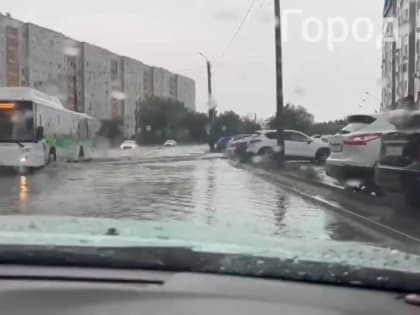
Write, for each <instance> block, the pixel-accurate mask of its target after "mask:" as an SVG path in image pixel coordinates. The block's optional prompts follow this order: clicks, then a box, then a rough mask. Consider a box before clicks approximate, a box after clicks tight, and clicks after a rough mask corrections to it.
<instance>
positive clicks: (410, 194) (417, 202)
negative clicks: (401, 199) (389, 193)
mask: <svg viewBox="0 0 420 315" xmlns="http://www.w3.org/2000/svg"><path fill="white" fill-rule="evenodd" d="M416 188H417V187H416V185H413V186H410V187H408V186H406V187H405V189H404V196H405V200H406V202H407V204H408V205H410V206H412V207H414V208H420V194H419V191H418V190H417V189H416Z"/></svg>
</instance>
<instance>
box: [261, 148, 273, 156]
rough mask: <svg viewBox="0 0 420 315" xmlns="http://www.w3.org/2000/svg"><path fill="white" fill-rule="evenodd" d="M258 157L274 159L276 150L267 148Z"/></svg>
mask: <svg viewBox="0 0 420 315" xmlns="http://www.w3.org/2000/svg"><path fill="white" fill-rule="evenodd" d="M258 155H262V156H268V157H272V156H273V155H274V150H273V148H270V147H265V148H262V149H261V150H260V151H259V152H258Z"/></svg>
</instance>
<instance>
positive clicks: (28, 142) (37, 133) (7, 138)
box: [0, 87, 100, 169]
mask: <svg viewBox="0 0 420 315" xmlns="http://www.w3.org/2000/svg"><path fill="white" fill-rule="evenodd" d="M99 127H100V123H99V121H97V120H96V119H94V118H92V117H89V116H88V115H86V114H82V113H77V112H74V111H71V110H68V109H66V108H64V106H63V105H62V104H61V102H60V100H59V99H58V98H55V97H51V96H48V95H46V94H44V93H42V92H39V91H37V90H34V89H31V88H28V87H11V88H0V166H5V167H19V168H24V169H32V168H41V167H44V166H45V165H47V164H48V163H49V162H50V161H51V160H56V159H58V160H75V159H79V158H88V157H89V156H90V154H91V150H92V148H91V145H92V140H93V138H94V136H95V135H96V133H97V131H98V129H99Z"/></svg>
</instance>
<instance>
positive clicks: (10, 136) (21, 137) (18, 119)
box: [0, 102, 35, 142]
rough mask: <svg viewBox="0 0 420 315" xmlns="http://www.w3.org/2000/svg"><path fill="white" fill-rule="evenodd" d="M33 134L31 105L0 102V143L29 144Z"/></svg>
mask: <svg viewBox="0 0 420 315" xmlns="http://www.w3.org/2000/svg"><path fill="white" fill-rule="evenodd" d="M34 134H35V132H34V119H33V110H32V104H31V103H27V102H3V103H1V102H0V142H13V141H29V142H31V141H33V140H34Z"/></svg>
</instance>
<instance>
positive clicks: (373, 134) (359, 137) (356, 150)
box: [326, 114, 395, 182]
mask: <svg viewBox="0 0 420 315" xmlns="http://www.w3.org/2000/svg"><path fill="white" fill-rule="evenodd" d="M348 123H349V124H348V125H347V126H346V127H344V128H343V129H342V130H341V131H340V132H339V133H338V134H337V135H335V136H333V137H331V138H330V139H329V144H330V150H331V155H330V157H329V158H328V159H327V164H326V171H327V175H328V176H330V177H332V178H335V179H337V180H339V181H342V182H346V181H348V180H352V179H359V180H361V181H365V180H368V181H372V182H373V175H374V171H375V166H376V164H377V163H378V161H379V155H380V151H381V141H382V137H383V135H384V134H385V133H388V132H390V131H393V130H395V127H394V126H393V125H392V124H391V123H390V122H389V121H388V119H387V117H386V115H383V114H382V115H353V116H350V117H348Z"/></svg>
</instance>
